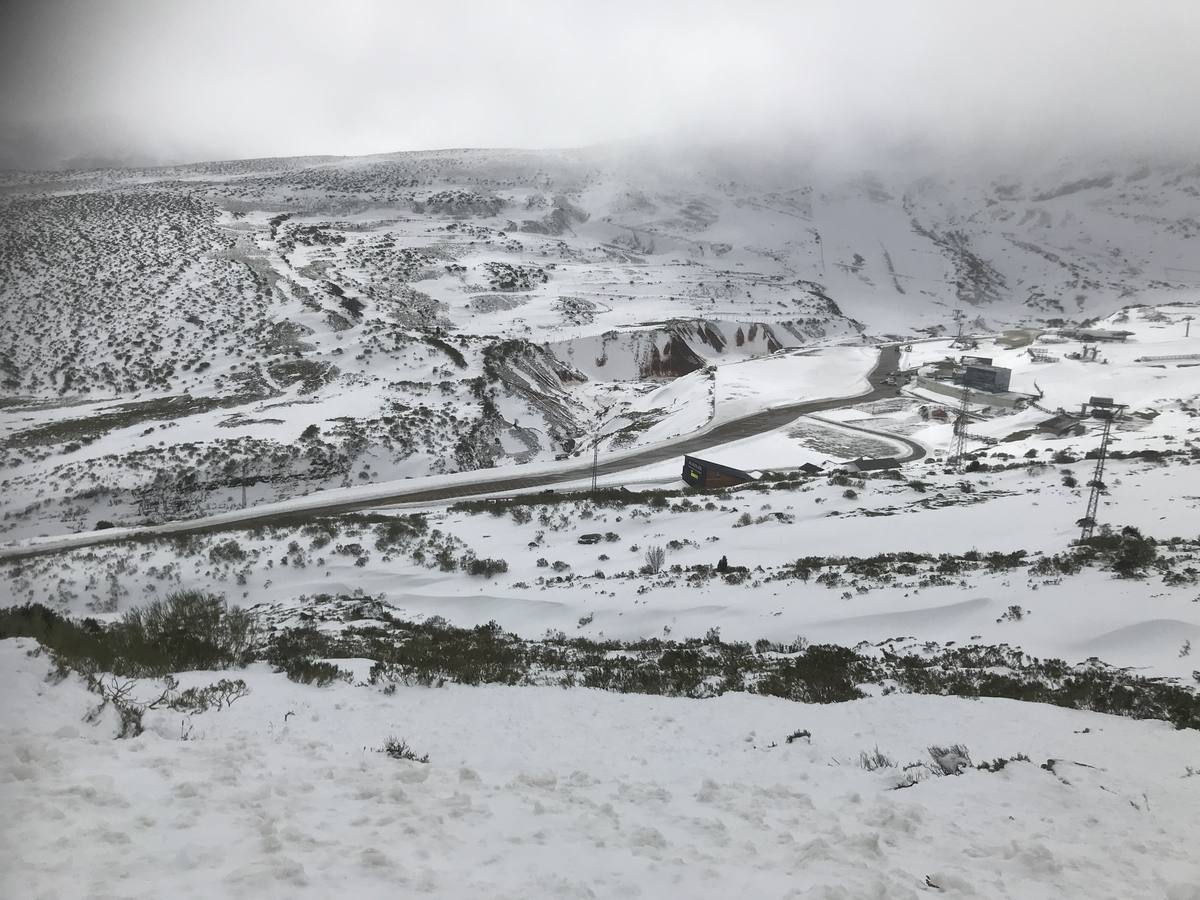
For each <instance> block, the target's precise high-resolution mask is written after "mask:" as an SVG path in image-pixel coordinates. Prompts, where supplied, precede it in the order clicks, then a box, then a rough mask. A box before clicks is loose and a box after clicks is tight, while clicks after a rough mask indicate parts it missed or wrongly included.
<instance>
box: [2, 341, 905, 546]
mask: <svg viewBox="0 0 1200 900" xmlns="http://www.w3.org/2000/svg"><path fill="white" fill-rule="evenodd" d="M899 362H900V350H899V348H898V347H881V348H880V351H879V359H878V361H877V362H876V363H875V367H874V368H873V369H872V370H871V372H870V374H869V375H868V376H867V378H868V380H869V381H870V384H871V390H870V391H869V392H868V393H866V394H861V395H859V396H857V397H840V398H837V399H827V400H810V401H805V402H802V403H793V404H790V405H788V406H780V407H776V408H774V409H769V410H766V411H764V412H758V413H754V414H753V415H749V416H745V417H743V418H740V419H733V420H731V421H729V422H725V423H723V424H721V425H717V426H716V427H714V428H711V429H708V430H706V431H703V432H700V433H698V434H693V435H690V436H687V437H683V438H680V439H679V440H676V441H672V442H670V443H666V444H660V445H657V446H654V447H648V448H646V449H645V450H642V451H640V452H636V453H631V454H627V455H625V456H620V457H614V458H612V459H608V460H605V459H602V460H601V461H600V464H599V466H598V467H597V470H596V471H597V474H598V475H612V474H614V473H617V472H625V471H628V470H630V469H637V468H641V467H642V466H648V465H652V464H654V463H659V462H664V461H665V460H669V459H679V460H680V468H681V469H682V458H683V456H684V455H685V454H694V453H697V452H699V451H702V450H705V449H707V448H709V447H716V446H719V445H721V444H728V443H730V442H731V441H738V440H741V439H743V438H748V437H754V436H755V435H759V434H764V433H766V432H768V431H774V430H775V429H776V428H782V427H783V426H785V425H787V424H789V423H791V422H794V421H795V420H796V419H798V418H799V417H801V416H806V415H809V414H810V413H817V412H823V411H825V410H830V409H841V408H844V407H848V406H857V405H858V404H860V403H869V402H871V401H873V400H883V399H886V398H889V397H895V396H898V394H899V388H898V387H896V386H894V385H889V384H885V383H884V380H885V379H886V377H887V376H888V374H889V373H891V372H894V371H895V370H896V369H897V367H898V366H899ZM855 430H858V431H864V432H867V433H872V434H874V433H878V432H871V431H870V430H869V429H865V428H856V429H855ZM886 437H888V438H889V439H891V440H893V441H898V442H899V443H902V444H904V445H905V446H906V447H907V448H908V451H907V453H906V454H904V455H903V456H901V457H899V460H900V462H912V461H913V460H917V459H920V458H921V457H923V456H924V455H925V448H924V447H922V446H921V445H920V444H918V443H916V442H915V441H911V440H909V439H907V438H903V437H900V436H898V435H892V434H888V435H886ZM591 475H592V465H591V460H590V459H586V460H583V459H581V460H580V461H578V462H572V463H567V464H565V465H564V466H563V467H562V468H559V469H554V470H553V471H549V472H547V471H545V470H542V471H541V472H538V473H530V474H528V475H521V474H514V475H512V476H511V477H509V478H500V479H494V478H493V479H490V480H479V481H461V482H457V483H455V484H444V485H438V486H436V487H429V488H423V489H422V488H416V489H409V490H398V491H396V492H395V493H394V494H387V495H384V496H379V495H377V494H376V495H372V496H371V497H369V498H364V499H361V500H331V501H329V502H327V503H321V502H320V500H319V495H314V496H313V498H312V499H313V501H314V503H313V505H311V506H305V507H304V508H303V509H291V510H279V509H274V510H272V509H263V510H261V511H260V512H256V511H255V510H254V509H247V510H246V511H245V515H241V516H236V517H235V516H228V515H223V516H220V517H219V518H220V521H212V520H211V519H192V520H186V521H179V522H167V523H164V524H162V525H153V526H146V527H143V528H137V529H136V530H135V531H133V532H132V533H131V532H130V531H128V530H126V529H114V530H113V532H112V533H110V532H108V531H96V532H87V533H85V534H77V535H63V536H62V539H61V540H49V541H47V542H46V543H45V544H36V545H33V546H26V547H0V559H8V560H13V559H22V558H26V557H32V556H40V555H43V554H46V553H54V552H57V551H59V550H65V549H70V548H75V547H87V546H91V545H94V544H103V543H109V542H113V541H121V540H137V539H139V538H152V537H156V536H158V535H163V534H207V533H213V532H219V531H240V530H244V529H246V528H253V527H255V526H256V525H293V524H296V523H299V522H305V521H308V520H310V519H313V518H316V517H317V516H329V515H337V514H339V513H348V512H358V511H361V510H366V509H379V508H381V507H386V506H394V505H398V504H409V503H435V502H438V501H441V500H454V499H458V498H462V497H474V496H479V495H482V494H501V493H508V492H511V491H521V490H528V489H530V488H539V487H541V488H545V487H548V486H551V485H555V484H563V483H565V482H571V481H579V480H581V479H588V478H591Z"/></svg>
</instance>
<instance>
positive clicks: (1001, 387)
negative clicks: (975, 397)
mask: <svg viewBox="0 0 1200 900" xmlns="http://www.w3.org/2000/svg"><path fill="white" fill-rule="evenodd" d="M1011 380H1012V369H1005V368H1001V367H1000V366H993V365H991V364H990V362H989V363H987V364H984V365H981V364H978V363H969V364H968V365H966V366H964V367H963V374H962V383H963V385H964V386H965V387H969V388H973V389H975V390H977V391H988V392H989V393H992V394H999V393H1003V392H1004V391H1007V390H1008V386H1009V382H1010V381H1011Z"/></svg>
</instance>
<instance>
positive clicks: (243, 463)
mask: <svg viewBox="0 0 1200 900" xmlns="http://www.w3.org/2000/svg"><path fill="white" fill-rule="evenodd" d="M245 508H246V457H244V456H243V457H242V509H245Z"/></svg>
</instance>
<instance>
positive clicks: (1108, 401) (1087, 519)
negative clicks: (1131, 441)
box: [1078, 397, 1125, 542]
mask: <svg viewBox="0 0 1200 900" xmlns="http://www.w3.org/2000/svg"><path fill="white" fill-rule="evenodd" d="M1089 407H1090V410H1089ZM1124 409H1125V405H1124V404H1123V403H1113V401H1112V398H1111V397H1093V398H1092V399H1091V400H1089V401H1088V402H1087V403H1085V404H1083V410H1082V412H1084V413H1085V414H1086V413H1088V412H1089V411H1090V413H1091V416H1092V418H1093V419H1099V420H1100V421H1101V422H1103V423H1104V426H1103V429H1102V431H1101V433H1100V453H1099V455H1098V456H1097V457H1096V469H1095V471H1094V472H1093V473H1092V480H1091V481H1090V482H1088V485H1089V486H1090V487H1091V489H1092V490H1091V493H1090V494H1088V502H1087V512H1086V513H1085V514H1084V516H1083V518H1082V519H1080V520H1079V522H1078V524H1079V526H1080V528H1081V529H1082V530H1081V531H1080V533H1079V540H1080V541H1081V542H1082V541H1086V540H1087V539H1088V538H1090V537H1091V536H1092V534H1093V533H1094V532H1095V530H1096V513H1097V511H1098V510H1099V509H1100V495H1101V494H1102V493H1104V464H1105V462H1106V461H1107V460H1108V440H1109V436H1110V435H1111V434H1112V425H1113V422H1115V421H1116V420H1117V419H1119V418H1120V417H1121V413H1122V411H1123V410H1124Z"/></svg>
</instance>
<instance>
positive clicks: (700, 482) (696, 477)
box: [683, 456, 754, 488]
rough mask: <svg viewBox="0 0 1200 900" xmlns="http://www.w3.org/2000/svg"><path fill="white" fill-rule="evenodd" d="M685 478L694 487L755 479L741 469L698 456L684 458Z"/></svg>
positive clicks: (729, 484) (717, 485) (721, 485)
mask: <svg viewBox="0 0 1200 900" xmlns="http://www.w3.org/2000/svg"><path fill="white" fill-rule="evenodd" d="M683 480H684V481H686V482H687V483H688V484H690V485H691V486H692V487H694V488H719V487H733V486H734V485H735V484H745V483H746V482H747V481H753V480H754V476H753V475H751V474H750V473H749V472H743V471H742V470H741V469H734V468H732V467H730V466H723V465H721V464H720V463H715V462H709V461H708V460H706V459H700V458H699V457H696V456H685V457H684V458H683Z"/></svg>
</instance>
